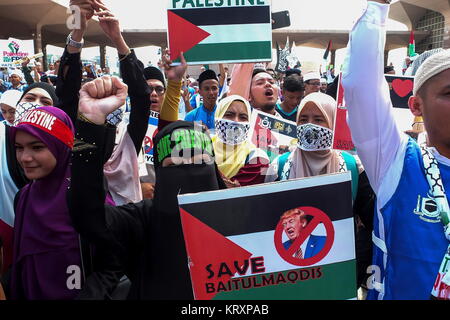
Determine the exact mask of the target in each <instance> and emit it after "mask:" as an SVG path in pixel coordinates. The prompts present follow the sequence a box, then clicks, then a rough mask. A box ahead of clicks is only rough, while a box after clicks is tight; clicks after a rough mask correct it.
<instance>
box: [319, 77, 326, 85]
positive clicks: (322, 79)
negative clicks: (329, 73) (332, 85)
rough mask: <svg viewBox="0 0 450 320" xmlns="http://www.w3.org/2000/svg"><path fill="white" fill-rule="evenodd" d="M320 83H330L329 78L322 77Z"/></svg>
mask: <svg viewBox="0 0 450 320" xmlns="http://www.w3.org/2000/svg"><path fill="white" fill-rule="evenodd" d="M320 83H321V84H325V83H326V84H328V82H327V79H325V78H320Z"/></svg>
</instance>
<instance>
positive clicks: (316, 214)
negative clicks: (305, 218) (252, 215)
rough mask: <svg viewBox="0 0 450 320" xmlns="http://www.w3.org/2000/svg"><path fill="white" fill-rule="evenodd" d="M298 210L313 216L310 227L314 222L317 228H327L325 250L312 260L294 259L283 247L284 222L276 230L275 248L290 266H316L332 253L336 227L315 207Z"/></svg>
mask: <svg viewBox="0 0 450 320" xmlns="http://www.w3.org/2000/svg"><path fill="white" fill-rule="evenodd" d="M298 209H300V210H302V211H303V212H305V214H306V215H309V216H313V219H312V220H311V221H310V223H308V225H310V224H311V223H312V222H313V221H314V224H315V225H316V226H317V225H319V224H320V223H323V225H324V226H325V230H326V232H327V239H326V241H325V245H324V247H323V249H322V250H321V251H320V252H319V253H318V254H316V255H314V256H312V257H311V258H306V259H299V258H295V257H293V256H292V255H291V254H289V253H288V250H286V249H285V248H284V246H283V238H282V236H283V225H282V221H280V222H278V225H277V227H276V229H275V235H274V242H275V248H276V249H277V252H278V254H279V255H280V257H281V258H283V260H285V261H286V262H289V263H290V264H293V265H296V266H310V265H313V264H316V263H317V262H319V261H320V260H322V259H323V258H325V257H326V255H327V254H328V252H330V250H331V247H332V246H333V243H334V227H333V223H332V222H331V220H330V218H329V217H328V216H327V215H326V214H325V212H323V211H322V210H320V209H318V208H314V207H298ZM314 229H315V228H313V229H312V230H311V232H312V231H314ZM299 245H301V244H299Z"/></svg>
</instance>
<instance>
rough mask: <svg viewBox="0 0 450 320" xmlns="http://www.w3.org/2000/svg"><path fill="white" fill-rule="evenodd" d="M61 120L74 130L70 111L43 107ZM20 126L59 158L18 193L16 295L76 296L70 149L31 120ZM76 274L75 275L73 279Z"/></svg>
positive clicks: (77, 255) (77, 258) (76, 245)
mask: <svg viewBox="0 0 450 320" xmlns="http://www.w3.org/2000/svg"><path fill="white" fill-rule="evenodd" d="M36 110H43V111H46V112H48V113H50V114H52V115H54V116H55V117H57V118H58V119H59V120H61V121H62V122H63V123H64V124H65V125H66V126H67V127H68V128H69V129H70V130H71V131H72V133H74V127H73V124H72V122H71V120H70V118H69V117H68V116H67V114H66V113H65V112H64V111H62V110H60V109H58V108H54V107H41V108H38V109H36ZM11 129H12V138H13V139H15V135H16V133H17V131H18V130H20V131H24V132H26V133H28V134H31V135H33V136H35V137H36V138H38V139H40V140H41V141H42V142H43V143H44V144H46V145H47V147H48V149H49V150H50V152H51V153H52V154H53V156H54V157H55V158H56V160H57V164H56V167H55V168H54V169H53V171H52V172H51V173H50V174H49V175H48V176H46V177H44V178H42V179H38V180H34V181H32V182H30V183H29V184H27V185H26V186H25V187H24V188H22V189H21V191H20V196H19V198H18V199H17V200H18V201H17V205H16V208H15V212H16V216H15V225H14V254H13V270H12V278H11V293H12V298H13V299H27V300H44V299H45V300H62V299H74V298H75V297H76V296H77V294H78V293H79V289H78V288H77V286H76V285H75V284H76V281H78V283H80V282H81V279H78V280H77V279H76V278H74V277H73V274H74V271H73V270H78V272H77V274H78V276H79V277H81V255H80V246H79V237H78V234H77V232H76V231H75V229H74V228H73V226H72V223H71V219H70V216H69V210H68V208H67V204H66V192H67V189H68V187H69V184H70V157H71V151H72V150H71V149H70V148H69V147H68V146H67V145H66V144H64V143H63V142H62V141H60V140H59V139H57V138H56V137H55V136H53V135H51V134H50V133H47V132H45V131H44V130H41V129H39V128H37V127H35V126H33V125H30V124H26V123H23V124H20V123H19V124H18V125H17V126H16V127H13V128H11ZM71 276H72V278H71Z"/></svg>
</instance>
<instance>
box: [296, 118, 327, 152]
mask: <svg viewBox="0 0 450 320" xmlns="http://www.w3.org/2000/svg"><path fill="white" fill-rule="evenodd" d="M297 138H298V147H299V148H300V149H302V150H304V151H322V150H330V149H331V146H332V143H333V131H332V130H330V129H328V128H325V127H322V126H318V125H315V124H312V123H306V124H302V125H299V126H297Z"/></svg>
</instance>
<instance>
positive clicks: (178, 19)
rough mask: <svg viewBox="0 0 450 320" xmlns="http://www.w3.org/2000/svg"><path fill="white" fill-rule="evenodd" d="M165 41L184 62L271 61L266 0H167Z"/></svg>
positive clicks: (269, 13)
mask: <svg viewBox="0 0 450 320" xmlns="http://www.w3.org/2000/svg"><path fill="white" fill-rule="evenodd" d="M168 43H169V48H170V52H171V59H172V60H173V61H179V60H178V59H179V57H180V53H181V52H184V56H185V58H186V60H187V62H188V64H217V63H233V62H258V61H260V62H262V61H271V60H272V22H271V9H270V1H269V0H244V1H223V0H221V1H215V2H213V1H206V2H205V1H201V0H200V1H198V0H197V1H193V0H170V1H169V7H168Z"/></svg>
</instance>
